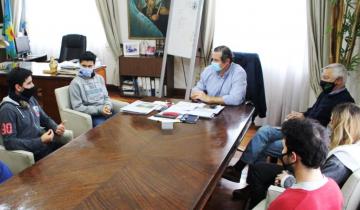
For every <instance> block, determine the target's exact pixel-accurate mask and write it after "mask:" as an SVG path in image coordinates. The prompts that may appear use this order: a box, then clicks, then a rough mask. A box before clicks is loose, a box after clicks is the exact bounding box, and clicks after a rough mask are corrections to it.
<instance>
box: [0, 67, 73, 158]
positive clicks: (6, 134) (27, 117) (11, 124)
mask: <svg viewBox="0 0 360 210" xmlns="http://www.w3.org/2000/svg"><path fill="white" fill-rule="evenodd" d="M31 75H32V72H31V71H29V70H27V69H23V68H15V69H13V70H12V71H11V72H9V74H8V85H9V95H8V96H7V97H5V98H4V99H3V101H2V103H1V105H0V126H1V130H0V131H1V136H2V137H3V139H4V146H5V148H6V149H7V150H25V151H30V152H32V153H33V154H34V158H35V160H36V161H37V160H40V159H41V158H43V157H45V156H46V155H48V154H50V153H51V152H53V151H55V150H56V149H58V148H59V147H61V146H62V145H64V144H66V143H67V142H69V141H70V140H71V139H72V132H71V131H65V126H64V123H63V122H62V123H60V124H59V125H58V124H56V123H55V122H54V121H53V120H52V119H51V118H50V117H49V116H48V115H47V114H46V113H45V112H44V111H43V109H42V108H41V107H40V105H39V103H38V102H37V101H36V99H35V98H34V97H33V96H34V95H35V93H36V88H35V85H34V83H33V81H32V77H31Z"/></svg>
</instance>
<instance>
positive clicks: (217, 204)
mask: <svg viewBox="0 0 360 210" xmlns="http://www.w3.org/2000/svg"><path fill="white" fill-rule="evenodd" d="M109 94H110V97H111V98H113V99H116V100H121V101H127V102H129V103H131V102H133V101H135V100H136V99H135V98H124V97H121V96H119V94H118V93H116V92H110V93H109ZM255 132H256V127H254V126H251V127H250V128H249V130H248V132H247V133H246V135H245V138H244V139H243V141H242V142H241V144H240V147H239V148H241V149H242V150H243V149H244V148H245V147H246V145H247V144H248V143H249V141H250V139H251V138H252V136H253V135H254V134H255ZM241 154H242V152H240V151H237V152H236V153H235V155H234V157H233V159H232V160H231V163H230V164H231V165H233V164H235V163H236V161H237V160H238V159H239V158H240V157H241ZM246 173H247V168H245V169H244V170H243V175H242V177H241V181H240V183H234V182H230V181H227V180H225V179H221V180H220V182H219V183H218V185H217V187H216V188H215V191H214V193H213V195H212V196H211V198H210V200H209V202H208V203H207V205H206V206H205V209H206V210H219V209H226V210H233V209H236V210H242V209H244V208H245V203H244V201H234V200H232V199H231V197H232V191H233V190H235V189H239V188H243V187H245V186H246Z"/></svg>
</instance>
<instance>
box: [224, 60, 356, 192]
mask: <svg viewBox="0 0 360 210" xmlns="http://www.w3.org/2000/svg"><path fill="white" fill-rule="evenodd" d="M346 77H347V72H346V69H345V67H344V66H343V65H342V64H330V65H328V66H326V67H325V68H324V69H323V72H322V74H321V82H320V86H321V87H322V89H323V92H322V93H321V94H320V95H319V97H318V98H317V100H316V102H315V104H314V105H313V106H312V107H311V108H309V109H308V110H307V111H306V112H304V113H300V112H292V113H290V114H289V115H288V116H287V119H293V118H311V119H315V120H317V121H319V122H320V123H321V124H322V125H323V126H327V124H328V123H329V121H330V115H331V111H332V109H333V108H334V107H335V106H336V105H337V104H341V103H345V102H354V99H353V98H352V97H351V95H350V93H349V92H348V91H347V89H346V88H345V83H346ZM282 138H283V135H282V133H281V131H280V129H278V128H275V127H270V126H263V127H261V128H260V129H259V130H258V131H257V132H256V134H255V136H254V137H253V138H252V140H251V141H250V143H249V145H248V146H247V148H246V150H245V151H244V153H243V154H242V156H241V159H240V160H239V161H238V162H237V163H236V164H235V165H234V166H229V167H227V168H226V170H225V172H224V174H223V178H225V179H228V180H230V181H233V182H239V181H240V176H241V171H242V169H243V168H244V167H245V166H246V165H247V164H254V163H257V162H260V161H264V160H265V159H266V156H268V155H271V156H273V157H280V156H281V151H282V149H283V145H282V141H281V139H282ZM234 193H235V194H236V193H237V191H234ZM235 197H236V196H235Z"/></svg>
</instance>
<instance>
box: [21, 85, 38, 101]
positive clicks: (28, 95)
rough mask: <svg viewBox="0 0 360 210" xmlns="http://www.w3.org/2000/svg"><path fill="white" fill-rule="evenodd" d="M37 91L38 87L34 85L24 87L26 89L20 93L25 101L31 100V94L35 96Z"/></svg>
mask: <svg viewBox="0 0 360 210" xmlns="http://www.w3.org/2000/svg"><path fill="white" fill-rule="evenodd" d="M35 92H36V88H35V86H34V87H32V88H24V90H23V91H22V92H21V93H20V95H21V97H22V98H23V99H24V100H25V101H29V100H30V98H31V96H33V95H34V94H35Z"/></svg>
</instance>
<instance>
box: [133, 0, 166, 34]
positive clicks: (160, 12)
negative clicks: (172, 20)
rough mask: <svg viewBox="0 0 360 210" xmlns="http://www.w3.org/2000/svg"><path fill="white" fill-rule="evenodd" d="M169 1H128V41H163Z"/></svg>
mask: <svg viewBox="0 0 360 210" xmlns="http://www.w3.org/2000/svg"><path fill="white" fill-rule="evenodd" d="M170 3H171V0H128V5H127V6H128V29H129V39H141V40H143V39H165V37H166V32H167V25H168V20H169V12H170Z"/></svg>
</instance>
